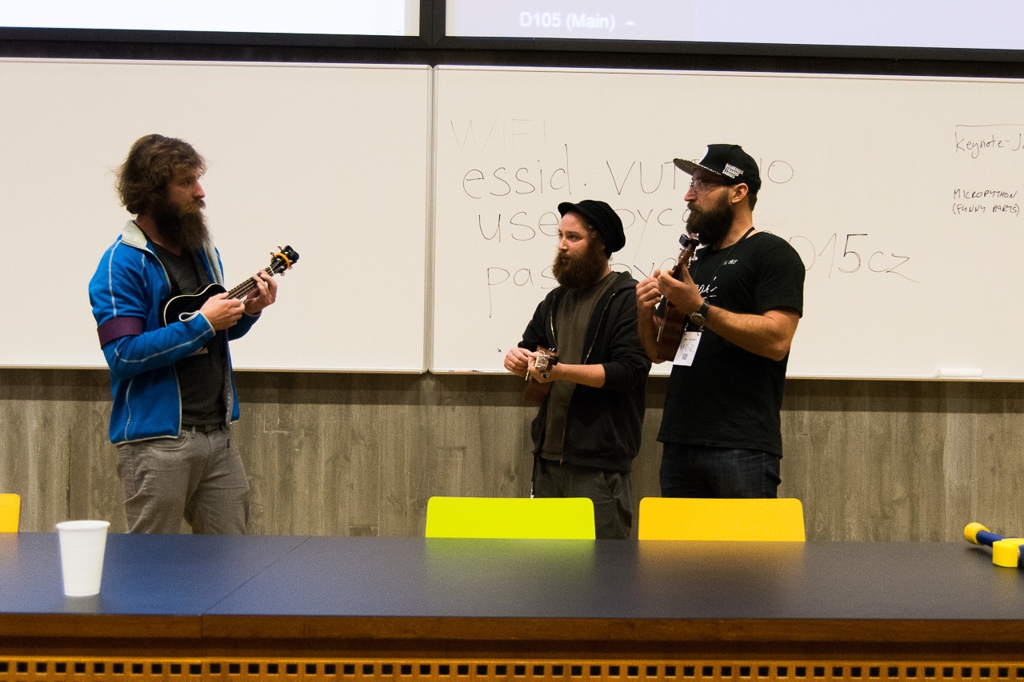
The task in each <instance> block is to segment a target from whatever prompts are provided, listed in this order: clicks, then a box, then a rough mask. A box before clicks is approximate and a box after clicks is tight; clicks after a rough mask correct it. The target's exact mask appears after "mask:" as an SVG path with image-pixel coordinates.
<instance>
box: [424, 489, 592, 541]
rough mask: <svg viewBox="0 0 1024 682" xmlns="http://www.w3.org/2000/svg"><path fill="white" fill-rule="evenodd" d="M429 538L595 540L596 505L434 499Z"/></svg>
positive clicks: (503, 499)
mask: <svg viewBox="0 0 1024 682" xmlns="http://www.w3.org/2000/svg"><path fill="white" fill-rule="evenodd" d="M426 536H427V537H428V538H525V539H544V540H593V539H594V538H595V531H594V503H593V502H591V501H590V500H589V499H588V498H586V497H566V498H540V499H537V498H533V499H531V498H522V497H431V498H430V499H429V500H427V531H426Z"/></svg>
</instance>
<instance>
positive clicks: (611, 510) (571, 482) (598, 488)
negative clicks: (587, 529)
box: [533, 457, 633, 540]
mask: <svg viewBox="0 0 1024 682" xmlns="http://www.w3.org/2000/svg"><path fill="white" fill-rule="evenodd" d="M629 487H630V486H629V472H628V471H609V470H606V469H595V468H593V467H582V466H576V465H575V464H559V463H558V462H553V461H551V460H546V459H544V458H542V457H535V458H534V462H533V496H534V497H588V498H590V500H591V501H592V502H593V503H594V525H595V527H596V530H597V538H598V539H599V540H604V539H613V540H614V539H620V540H626V539H628V538H629V532H630V530H631V529H632V527H633V504H632V502H631V497H630V490H629Z"/></svg>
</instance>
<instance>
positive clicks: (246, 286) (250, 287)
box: [228, 266, 275, 298]
mask: <svg viewBox="0 0 1024 682" xmlns="http://www.w3.org/2000/svg"><path fill="white" fill-rule="evenodd" d="M262 272H265V273H267V274H268V275H270V276H271V277H273V276H274V274H275V272H274V268H273V266H268V267H265V268H263V270H262ZM255 290H256V282H255V281H253V279H252V278H251V277H250V278H249V279H247V280H245V281H244V282H242V283H241V284H239V285H238V286H237V287H235V288H234V289H232V290H231V291H229V292H228V296H229V297H231V298H242V297H243V296H248V295H249V294H250V293H251V292H252V291H255Z"/></svg>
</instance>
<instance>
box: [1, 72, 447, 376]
mask: <svg viewBox="0 0 1024 682" xmlns="http://www.w3.org/2000/svg"><path fill="white" fill-rule="evenodd" d="M430 88H431V71H430V69H429V67H425V66H410V67H380V66H333V65H309V64H304V65H285V64H234V63H218V64H210V63H175V62H124V61H122V62H117V61H105V62H90V61H34V60H0V92H2V93H3V96H2V97H0V129H2V130H3V131H4V134H3V135H2V136H0V159H2V163H0V229H2V231H3V240H4V244H5V246H6V248H7V251H8V253H9V254H17V257H15V258H9V259H8V266H7V272H6V276H5V278H4V279H5V281H6V282H7V284H8V286H11V285H14V286H17V287H18V289H19V290H20V292H22V293H21V295H20V296H19V305H18V306H17V313H16V314H15V315H14V316H13V317H12V318H11V320H10V321H9V322H8V324H7V325H6V331H5V333H4V334H3V335H2V336H0V365H4V366H62V367H96V366H103V363H104V361H103V355H102V353H101V352H100V348H99V343H98V341H97V336H96V324H95V321H94V320H93V317H92V314H91V311H90V306H89V300H88V293H87V285H88V282H89V279H90V277H91V276H92V274H93V272H94V270H95V268H96V266H97V264H98V262H99V259H100V257H101V255H102V254H103V251H104V250H105V249H106V248H107V247H108V246H109V245H110V244H111V243H113V241H114V239H115V238H116V237H117V236H118V235H119V234H120V232H121V230H122V228H123V227H124V224H125V222H126V221H127V220H128V219H129V218H130V216H129V215H128V214H127V212H126V211H125V210H124V209H123V208H121V207H120V206H119V204H118V200H117V196H116V194H115V192H114V189H113V183H114V172H113V171H114V169H116V168H117V167H118V166H119V165H120V164H121V162H122V161H123V160H124V157H125V155H126V154H127V153H128V149H129V148H130V147H131V144H132V143H133V142H134V141H135V140H136V139H137V138H139V137H141V136H142V135H144V134H147V133H153V132H158V133H161V134H164V135H169V136H172V137H180V138H182V139H185V140H186V141H188V142H190V143H191V144H192V145H193V146H195V148H196V149H197V150H198V151H199V153H201V154H203V155H204V156H205V157H206V159H207V161H208V164H209V169H208V171H207V174H206V176H205V177H204V178H203V181H202V182H203V186H204V189H205V190H206V194H207V198H206V203H207V216H208V218H209V223H210V228H211V232H212V234H213V238H214V241H215V243H216V244H217V246H218V248H219V249H220V252H221V256H222V258H223V260H224V264H225V277H226V279H227V284H228V286H233V285H235V284H238V283H239V282H241V281H243V280H244V279H246V278H247V277H248V276H250V275H252V274H253V273H255V272H256V271H257V270H258V269H260V268H262V267H266V266H267V265H268V264H269V262H270V256H269V252H270V251H271V250H272V249H274V248H275V247H276V246H278V245H283V244H289V245H291V246H292V247H293V248H294V249H295V250H296V251H298V253H299V256H300V260H299V262H298V263H297V264H296V266H295V268H294V270H292V271H291V272H288V273H287V274H286V276H284V277H283V278H282V280H281V282H280V289H279V295H278V300H277V303H276V304H275V305H274V306H272V307H270V308H268V309H267V310H266V312H265V313H264V315H263V319H261V320H260V322H259V323H258V324H257V325H256V326H255V327H253V329H252V331H251V332H250V333H249V334H248V335H247V336H246V337H245V338H244V339H241V340H239V341H237V342H235V343H232V356H233V360H234V363H235V366H236V367H239V368H260V369H335V370H354V371H413V372H418V371H422V370H423V369H424V367H425V361H424V334H425V309H426V303H425V300H426V291H425V281H426V274H427V273H426V260H425V252H426V239H427V237H426V235H427V220H428V191H429V160H430V144H431V141H430V136H431V125H430V107H431V94H430Z"/></svg>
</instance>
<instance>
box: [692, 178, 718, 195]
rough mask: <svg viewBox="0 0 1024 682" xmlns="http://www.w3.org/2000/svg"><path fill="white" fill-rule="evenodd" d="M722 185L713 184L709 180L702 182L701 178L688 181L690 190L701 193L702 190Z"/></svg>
mask: <svg viewBox="0 0 1024 682" xmlns="http://www.w3.org/2000/svg"><path fill="white" fill-rule="evenodd" d="M724 184H725V183H724V182H713V181H710V180H702V179H701V178H694V179H692V180H690V189H692V190H693V191H694V192H703V191H704V190H706V189H711V188H712V187H722V186H723V185H724Z"/></svg>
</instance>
